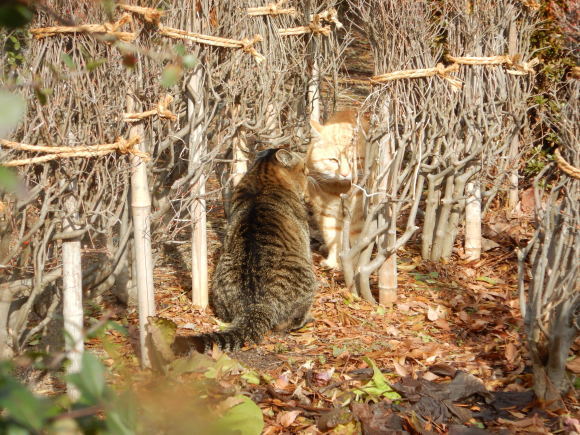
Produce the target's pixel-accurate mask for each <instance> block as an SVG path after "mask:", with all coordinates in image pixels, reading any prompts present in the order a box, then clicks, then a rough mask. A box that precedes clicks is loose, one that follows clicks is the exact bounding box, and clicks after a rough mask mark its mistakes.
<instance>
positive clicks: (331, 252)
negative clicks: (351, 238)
mask: <svg viewBox="0 0 580 435" xmlns="http://www.w3.org/2000/svg"><path fill="white" fill-rule="evenodd" d="M326 246H327V248H328V256H327V257H326V259H324V260H322V261H321V262H320V264H321V265H322V266H324V267H329V268H331V269H336V270H341V269H342V263H341V261H340V256H339V253H340V246H339V242H338V241H333V242H331V243H326Z"/></svg>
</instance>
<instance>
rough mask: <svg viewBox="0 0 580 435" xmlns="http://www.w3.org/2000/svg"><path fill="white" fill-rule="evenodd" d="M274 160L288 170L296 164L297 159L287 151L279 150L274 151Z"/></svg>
mask: <svg viewBox="0 0 580 435" xmlns="http://www.w3.org/2000/svg"><path fill="white" fill-rule="evenodd" d="M276 160H278V161H279V162H280V163H281V164H282V166H286V167H287V168H290V167H292V166H294V165H295V164H296V163H297V161H298V157H296V156H295V155H294V154H292V153H291V152H290V151H288V150H285V149H280V150H278V151H276Z"/></svg>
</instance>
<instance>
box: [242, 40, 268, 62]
mask: <svg viewBox="0 0 580 435" xmlns="http://www.w3.org/2000/svg"><path fill="white" fill-rule="evenodd" d="M262 41H263V38H262V36H261V35H254V37H253V38H252V39H248V38H244V39H242V40H241V41H240V48H241V49H242V51H243V52H244V53H248V54H251V55H252V56H253V57H254V59H255V60H256V63H261V62H263V61H264V60H265V59H266V58H265V57H264V56H262V55H261V54H260V53H258V51H257V50H256V49H255V48H254V45H255V44H257V43H258V42H262Z"/></svg>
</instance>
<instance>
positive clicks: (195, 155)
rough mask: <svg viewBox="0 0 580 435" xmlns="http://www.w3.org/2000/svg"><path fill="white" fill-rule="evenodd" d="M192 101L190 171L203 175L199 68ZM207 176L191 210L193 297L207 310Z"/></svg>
mask: <svg viewBox="0 0 580 435" xmlns="http://www.w3.org/2000/svg"><path fill="white" fill-rule="evenodd" d="M187 88H188V91H189V94H190V95H189V99H188V100H187V113H188V117H189V123H190V132H191V133H190V135H189V169H188V170H189V171H190V173H191V172H193V171H195V170H198V171H201V170H202V168H201V166H200V165H201V161H202V158H203V155H204V154H205V153H206V151H207V150H206V146H207V142H206V138H205V129H204V119H205V114H204V111H205V107H204V100H203V92H204V88H203V69H202V68H201V67H198V68H196V70H195V71H194V73H193V74H192V76H191V78H190V79H189V83H188V85H187ZM205 182H206V180H205V175H202V176H201V177H199V180H198V181H197V182H196V183H195V184H194V186H193V189H192V190H191V195H192V197H193V198H192V199H193V203H192V204H193V205H192V210H191V225H192V233H191V261H192V264H191V297H192V302H193V304H194V305H197V306H200V307H202V308H205V307H207V305H208V303H209V297H208V273H207V225H206V201H205Z"/></svg>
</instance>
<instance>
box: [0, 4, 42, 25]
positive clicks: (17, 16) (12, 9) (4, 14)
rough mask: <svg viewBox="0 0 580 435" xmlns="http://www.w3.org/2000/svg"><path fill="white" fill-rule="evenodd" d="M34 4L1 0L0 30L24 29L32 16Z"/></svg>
mask: <svg viewBox="0 0 580 435" xmlns="http://www.w3.org/2000/svg"><path fill="white" fill-rule="evenodd" d="M33 4H34V3H31V2H26V1H18V0H3V1H2V3H0V28H1V27H5V28H8V29H15V28H18V27H24V26H25V25H26V24H28V23H29V22H30V20H32V17H33V16H34V8H33V7H32V5H33Z"/></svg>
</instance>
